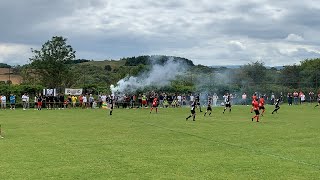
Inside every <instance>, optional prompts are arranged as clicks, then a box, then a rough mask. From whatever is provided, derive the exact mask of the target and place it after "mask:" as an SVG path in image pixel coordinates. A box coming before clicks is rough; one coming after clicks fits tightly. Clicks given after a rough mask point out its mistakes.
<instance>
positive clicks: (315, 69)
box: [0, 36, 320, 94]
mask: <svg viewBox="0 0 320 180" xmlns="http://www.w3.org/2000/svg"><path fill="white" fill-rule="evenodd" d="M31 52H32V53H33V55H32V57H30V59H29V60H30V61H29V63H28V64H26V65H23V66H15V67H11V66H10V68H13V72H15V73H17V74H20V75H21V76H22V77H23V83H22V84H21V86H23V87H26V86H28V87H29V86H30V87H37V88H38V89H40V88H41V87H46V88H58V89H63V88H69V87H71V88H84V89H85V91H88V92H91V93H98V92H106V93H109V92H110V89H109V87H110V85H111V84H116V83H117V82H118V81H119V80H120V79H122V78H124V77H126V76H137V75H139V74H141V73H143V72H146V71H148V70H149V69H150V66H151V65H152V64H154V63H158V64H164V63H166V62H167V61H168V60H170V59H173V60H174V61H179V62H182V63H184V64H185V65H186V66H188V67H189V70H188V71H187V72H185V73H184V74H182V75H180V76H179V77H177V79H176V80H174V81H172V83H171V84H170V85H168V86H166V87H161V88H160V89H158V90H159V91H166V92H180V93H191V92H208V93H213V92H215V93H219V94H223V93H225V92H247V93H252V92H257V91H259V92H261V93H271V92H283V93H287V92H292V91H294V90H297V91H300V90H301V91H304V92H309V91H314V92H319V84H320V82H319V81H320V58H316V59H306V60H302V61H301V62H300V63H299V64H293V65H286V66H283V67H282V68H281V69H277V68H269V67H266V66H265V64H264V63H263V62H261V61H256V62H251V63H248V64H245V65H242V66H240V67H239V68H226V67H220V68H217V67H209V66H204V65H194V63H193V62H192V61H191V60H189V59H186V58H181V57H172V56H162V55H153V56H138V57H127V58H122V59H120V60H118V61H116V60H110V61H108V62H110V63H108V64H106V65H103V66H101V65H99V64H98V65H97V64H95V61H93V60H86V59H76V51H75V50H74V49H73V48H72V46H71V45H69V44H67V39H66V38H64V37H61V36H54V37H52V39H50V40H48V41H47V42H45V43H44V44H43V45H42V47H41V49H39V50H36V49H31ZM91 62H92V63H91ZM0 65H3V66H6V64H0ZM8 66H9V65H8ZM8 66H6V67H8ZM2 86H3V87H4V86H6V84H3V85H2ZM152 88H153V87H146V90H148V89H152ZM31 89H32V88H31ZM21 90H23V91H24V90H26V91H28V89H23V88H22V89H21ZM9 91H10V89H9ZM32 91H34V89H33V90H32Z"/></svg>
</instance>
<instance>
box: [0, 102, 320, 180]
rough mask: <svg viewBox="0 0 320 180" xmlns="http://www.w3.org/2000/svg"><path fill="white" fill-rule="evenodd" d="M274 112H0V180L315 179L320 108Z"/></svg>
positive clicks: (242, 109) (318, 174)
mask: <svg viewBox="0 0 320 180" xmlns="http://www.w3.org/2000/svg"><path fill="white" fill-rule="evenodd" d="M272 109H273V106H267V112H266V114H265V116H264V117H263V118H262V119H261V121H260V122H259V123H256V122H252V121H251V116H252V114H250V112H249V111H250V107H247V106H234V107H233V111H232V112H231V113H226V114H222V107H218V108H214V112H213V114H212V115H211V117H204V116H203V113H198V116H197V119H196V121H195V122H193V121H190V120H189V121H186V120H185V118H186V117H187V116H188V115H189V113H190V111H189V108H179V109H160V112H159V113H158V114H155V113H153V114H149V109H130V110H127V109H115V110H114V114H113V116H109V115H107V112H108V111H107V110H102V109H100V110H53V111H48V110H42V111H34V110H28V111H22V109H18V110H15V111H10V110H6V111H0V114H1V119H0V124H1V125H2V131H3V135H4V136H5V138H4V139H0V178H1V179H319V178H320V118H319V117H320V108H316V109H313V106H311V105H303V106H292V107H289V106H287V105H282V106H281V109H280V110H279V113H278V114H274V115H271V111H272ZM197 112H199V111H197Z"/></svg>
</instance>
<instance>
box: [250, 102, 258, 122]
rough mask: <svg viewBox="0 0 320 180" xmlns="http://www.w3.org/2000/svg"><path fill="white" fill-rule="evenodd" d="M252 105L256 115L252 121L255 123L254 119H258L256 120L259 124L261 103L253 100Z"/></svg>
mask: <svg viewBox="0 0 320 180" xmlns="http://www.w3.org/2000/svg"><path fill="white" fill-rule="evenodd" d="M252 105H253V110H254V112H255V113H256V115H255V116H253V117H252V118H251V121H253V119H255V118H256V119H257V122H259V115H260V112H259V102H258V101H257V100H256V99H253V101H252Z"/></svg>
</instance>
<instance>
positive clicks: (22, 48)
mask: <svg viewBox="0 0 320 180" xmlns="http://www.w3.org/2000/svg"><path fill="white" fill-rule="evenodd" d="M30 55H31V50H30V46H29V45H23V44H3V43H0V62H1V63H9V64H10V65H17V64H20V63H27V60H28V57H30Z"/></svg>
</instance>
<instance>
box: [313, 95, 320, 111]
mask: <svg viewBox="0 0 320 180" xmlns="http://www.w3.org/2000/svg"><path fill="white" fill-rule="evenodd" d="M317 100H318V104H317V105H316V106H315V107H314V108H316V107H317V106H320V93H319V94H318V99H317Z"/></svg>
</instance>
